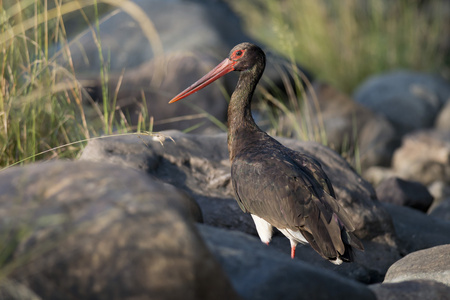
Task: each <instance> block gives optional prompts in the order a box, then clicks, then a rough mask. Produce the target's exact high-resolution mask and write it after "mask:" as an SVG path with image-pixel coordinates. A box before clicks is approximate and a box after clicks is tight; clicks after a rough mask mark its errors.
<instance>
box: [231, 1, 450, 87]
mask: <svg viewBox="0 0 450 300" xmlns="http://www.w3.org/2000/svg"><path fill="white" fill-rule="evenodd" d="M234 3H235V5H236V7H237V8H238V11H245V12H246V14H245V18H244V20H246V27H247V28H248V30H249V31H250V32H251V33H252V34H253V35H254V36H256V37H257V38H258V39H260V40H261V41H263V42H264V43H266V44H267V45H269V46H271V48H272V49H275V50H277V51H279V52H280V53H281V54H283V55H284V56H286V57H288V58H290V59H292V60H294V61H296V62H298V63H300V64H301V65H302V66H304V67H306V68H307V69H309V70H310V71H312V72H313V73H314V74H315V75H316V76H317V77H318V78H320V79H322V80H325V81H327V82H329V83H331V84H333V85H334V86H336V87H337V88H338V89H340V90H342V91H344V92H352V91H353V90H354V89H355V87H356V86H357V85H359V84H360V83H361V82H362V81H363V80H365V79H366V78H367V77H368V76H370V75H373V74H376V73H380V72H383V71H387V70H391V69H398V68H405V69H410V70H417V71H432V72H436V71H441V72H444V71H445V72H448V70H449V64H450V61H448V53H445V51H443V47H444V43H445V37H446V36H447V35H448V30H449V25H448V20H447V19H446V18H445V13H444V11H445V9H444V8H445V7H444V6H445V5H446V4H445V1H420V0H397V1H379V0H367V1H359V0H316V1H309V0H298V1H293V0H291V1H276V0H252V1H250V4H247V5H251V8H252V9H250V7H247V8H245V7H242V4H239V2H238V1H234Z"/></svg>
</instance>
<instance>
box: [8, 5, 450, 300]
mask: <svg viewBox="0 0 450 300" xmlns="http://www.w3.org/2000/svg"><path fill="white" fill-rule="evenodd" d="M135 2H136V3H137V4H139V5H141V6H142V7H143V9H144V10H145V11H147V13H148V14H149V15H150V16H151V17H152V20H154V22H155V26H156V27H157V29H158V30H159V31H161V32H162V35H161V36H162V37H163V39H162V43H163V45H164V49H166V51H167V53H166V55H167V56H166V57H165V58H164V59H165V62H166V63H167V64H166V65H165V67H166V69H165V70H166V74H167V75H166V77H164V80H163V81H162V85H160V86H159V88H158V89H156V90H155V89H154V87H153V86H152V85H151V84H150V85H149V84H148V82H149V81H152V80H153V79H154V78H155V77H154V76H155V75H154V73H153V72H156V71H155V70H156V69H157V68H156V67H155V64H156V62H155V61H158V60H157V59H155V57H154V53H153V52H152V49H147V48H148V45H147V44H145V45H141V44H140V43H137V42H136V43H131V42H130V43H121V44H120V45H118V44H117V42H116V41H117V38H118V37H117V36H116V34H120V39H121V40H126V39H130V40H135V41H136V40H138V41H140V40H141V38H142V32H141V31H139V30H136V27H135V26H134V27H133V26H131V25H130V22H131V20H129V21H130V22H124V21H123V20H124V16H123V13H119V14H114V15H113V16H111V17H108V18H107V19H105V21H104V22H103V25H102V26H101V30H102V31H103V32H104V35H103V36H104V37H105V39H104V48H105V49H108V45H109V46H110V48H109V51H110V52H109V53H110V55H111V56H112V57H117V59H116V60H114V62H115V64H114V65H112V66H111V69H112V70H113V71H114V70H117V71H118V72H119V73H120V72H121V68H122V67H124V66H127V67H129V68H128V69H127V73H126V76H125V78H124V83H123V86H124V87H126V88H124V89H123V90H122V91H121V93H123V94H121V95H119V104H120V103H122V104H123V107H126V106H127V105H128V104H130V103H131V104H133V105H135V104H136V103H138V102H139V101H140V100H141V99H140V98H139V97H138V96H137V95H141V94H140V92H139V93H138V92H137V91H140V89H141V88H144V87H146V88H148V89H146V90H145V93H146V96H145V99H151V100H150V101H151V103H150V104H152V105H149V107H152V108H154V107H155V106H154V104H155V103H160V104H161V103H162V104H161V105H160V106H159V107H158V108H157V109H158V112H161V113H160V114H159V115H158V117H159V118H161V119H163V118H168V117H172V116H178V115H180V114H181V115H182V114H191V113H192V111H190V110H187V108H186V106H185V105H180V106H175V105H172V106H167V105H166V103H167V100H168V99H169V98H170V97H171V96H173V95H174V94H176V92H178V91H180V90H182V89H183V88H185V87H187V86H188V85H189V84H191V83H192V79H194V78H196V77H197V76H198V75H201V74H203V73H204V71H205V69H203V65H201V67H199V66H200V65H199V64H198V63H197V62H196V61H195V58H193V56H192V55H191V54H186V53H185V52H184V53H180V52H179V50H180V49H183V50H188V51H191V53H192V52H200V53H203V51H206V50H208V51H206V52H207V53H214V51H217V53H218V56H220V57H215V56H209V58H208V63H210V64H214V63H216V62H217V61H219V60H220V59H222V58H223V57H224V56H225V55H226V53H227V51H228V50H229V49H231V48H232V46H234V44H236V43H238V42H240V41H242V40H243V39H245V40H251V39H250V38H249V37H247V36H245V35H243V34H242V32H243V31H242V28H241V27H240V26H239V19H238V18H237V17H236V16H235V15H234V14H233V13H232V11H231V10H230V9H229V8H228V6H226V5H225V4H223V3H222V2H220V5H217V3H216V1H206V2H205V3H204V4H201V3H199V2H198V1H171V3H170V4H171V6H170V7H169V6H168V4H166V1H156V0H155V1H148V2H146V1H135ZM147 3H151V4H152V7H153V8H154V7H155V5H159V6H158V7H159V9H160V10H159V11H167V10H169V9H172V8H173V7H174V6H176V7H177V9H174V11H180V10H182V11H185V12H186V11H188V12H190V13H189V16H190V18H179V20H180V22H170V19H168V18H164V17H162V16H164V14H162V13H161V14H157V13H155V11H156V10H150V9H149V6H147ZM177 5H178V6H177ZM211 16H212V17H211ZM224 16H227V17H231V18H232V19H233V20H236V22H233V26H236V27H231V28H227V29H228V31H224V30H223V29H224V28H223V24H221V22H217V20H220V19H221V18H224ZM183 22H186V23H183ZM188 24H189V26H191V27H192V26H194V27H195V28H198V30H204V31H201V32H202V33H201V34H197V36H202V37H203V38H202V39H194V40H192V39H193V38H194V37H193V36H192V35H189V33H188V32H186V30H185V29H186V28H187V27H188ZM125 25H126V26H125ZM175 25H176V26H179V27H172V26H175ZM124 26H125V27H124ZM127 26H128V27H127ZM133 28H134V29H133ZM180 32H181V33H183V34H180ZM225 32H227V34H226V33H225ZM206 37H208V38H206ZM90 38H91V35H89V33H84V34H83V35H82V36H81V37H80V39H79V41H80V42H79V43H80V44H83V45H85V47H86V53H88V55H87V57H91V58H94V57H98V56H97V54H95V55H89V51H94V52H95V51H97V48H92V47H91V46H92V45H91V43H92V41H90V40H89V39H90ZM175 40H176V41H178V43H176V42H175ZM183 41H184V42H183ZM193 41H195V43H194V42H193ZM204 41H206V42H205V44H202V43H203V42H204ZM77 45H78V44H77ZM73 47H74V49H72V50H73V53H74V66H75V68H77V70H79V71H80V73H81V74H85V75H84V76H86V77H85V78H84V79H86V80H87V81H86V82H89V85H90V87H91V88H92V90H93V91H95V89H96V87H95V82H96V79H95V78H96V76H95V75H92V74H90V72H91V71H92V69H91V70H89V68H88V67H89V66H93V69H95V68H96V63H95V62H90V64H89V66H87V65H86V66H83V64H82V62H83V60H82V58H81V56H80V57H79V58H78V60H77V55H81V54H80V53H77V52H76V49H75V46H73ZM90 47H91V48H90ZM146 47H147V48H146ZM138 49H139V50H140V52H137V51H138ZM219 49H220V50H219ZM144 50H145V51H144ZM105 51H108V50H105ZM220 51H222V52H220ZM136 53H140V54H139V55H138V54H136ZM116 54H117V55H116ZM166 59H167V61H166ZM277 60H278V58H276V57H275V56H269V60H268V65H269V69H268V71H267V72H266V75H265V76H267V77H266V78H270V80H272V81H274V82H277V81H281V78H280V75H279V73H277V72H275V68H274V64H273V63H272V62H276V61H277ZM86 74H88V75H86ZM313 83H314V84H313V86H314V90H313V91H310V92H311V93H312V92H314V93H315V95H316V96H317V100H318V103H319V105H318V106H317V107H318V111H317V112H316V114H315V115H319V113H320V115H321V116H322V118H323V122H324V125H325V130H326V132H327V136H328V137H329V143H330V145H332V146H335V148H336V149H339V148H340V146H341V145H342V143H343V141H344V140H345V139H347V141H348V137H349V136H351V137H352V142H353V143H355V144H356V145H357V147H358V149H359V151H360V155H361V166H362V169H361V175H359V174H357V173H356V172H355V171H354V170H353V169H352V168H351V167H350V166H349V164H348V163H347V162H346V161H345V160H344V159H343V158H342V157H340V155H339V154H338V153H336V152H334V151H333V150H331V149H329V148H327V147H324V146H322V145H320V144H317V143H313V142H300V141H298V140H297V139H296V137H295V136H292V138H279V140H280V142H282V143H283V144H284V145H286V146H288V147H290V148H293V149H296V150H299V151H302V152H305V153H309V154H311V155H313V156H315V157H316V158H317V159H318V160H319V161H320V162H321V163H322V165H323V167H324V169H325V171H326V173H327V174H328V176H329V177H330V179H331V181H332V183H333V185H334V187H335V190H336V193H337V198H338V201H339V202H340V204H341V205H342V206H343V207H344V208H345V210H346V211H347V212H348V213H349V214H350V215H351V217H352V219H353V222H354V224H355V227H356V232H355V233H356V234H357V235H358V237H360V238H361V240H362V242H363V244H364V247H365V251H364V252H357V253H356V261H355V262H353V263H350V264H343V265H340V266H335V265H333V264H331V263H329V262H327V261H325V260H323V259H322V258H321V257H320V256H319V255H318V254H317V253H316V252H314V251H313V250H312V249H311V248H310V247H309V246H308V245H305V246H300V245H299V247H298V248H297V255H296V258H295V259H293V260H292V259H291V258H290V256H289V253H290V246H289V241H288V240H287V239H286V238H285V237H284V236H283V235H281V234H280V233H277V234H275V236H274V239H273V241H272V243H271V244H270V246H266V245H265V244H263V243H261V242H260V240H259V238H258V237H257V234H256V231H255V228H254V224H253V221H252V219H251V218H250V216H249V215H246V214H244V213H243V212H242V211H241V210H240V209H239V207H238V205H237V203H236V202H235V200H234V199H233V191H232V187H231V183H230V163H229V160H228V151H227V146H226V134H225V133H223V132H222V133H214V134H206V133H205V131H206V132H211V131H209V129H208V128H209V127H208V126H207V124H205V128H203V132H202V134H200V133H198V134H184V133H181V132H180V131H177V130H171V131H162V132H161V133H160V134H156V135H152V136H150V135H145V134H142V135H137V134H129V135H123V136H116V137H107V138H103V139H96V140H92V141H90V142H89V143H88V145H87V146H86V148H85V149H84V150H83V152H82V153H81V154H80V158H79V159H77V160H73V161H65V160H58V161H51V162H41V163H35V164H30V165H27V166H24V167H12V168H9V169H5V170H1V171H0V242H1V243H2V245H1V247H0V264H2V265H3V266H4V267H3V268H2V269H1V272H0V299H331V298H333V299H379V300H381V299H392V300H397V299H450V84H449V82H448V81H446V80H445V79H443V78H441V77H438V76H436V75H433V74H423V73H417V72H411V71H407V70H398V71H393V72H390V73H387V74H380V75H377V76H374V77H372V78H369V79H368V80H367V81H366V82H365V83H364V84H362V85H361V86H360V87H359V88H358V89H357V91H355V93H354V95H345V94H343V93H341V92H339V91H338V90H337V89H335V88H334V87H332V86H330V85H328V84H327V83H324V82H318V81H314V82H313ZM233 84H234V81H233V78H231V79H230V82H228V83H227V82H226V83H225V87H232V85H233ZM111 85H112V86H114V76H112V81H111ZM174 91H175V92H174ZM93 94H95V93H93ZM210 98H223V96H222V93H221V91H220V89H219V87H218V86H214V85H212V86H211V89H209V90H208V91H207V92H205V93H203V94H200V93H199V94H197V95H194V98H193V99H189V102H193V103H194V102H195V103H196V104H197V105H200V106H201V107H202V108H203V109H204V110H206V111H208V112H210V113H212V114H213V115H214V116H216V117H218V118H219V119H221V120H224V117H225V114H226V101H225V100H224V98H223V101H222V102H221V101H219V102H218V103H219V104H217V103H215V104H214V105H213V104H211V102H210V101H209V99H210ZM130 99H131V100H130ZM202 105H203V106H202ZM166 107H167V109H166ZM280 121H281V122H284V121H283V120H280ZM313 121H314V120H313ZM316 121H317V122H318V120H316ZM286 122H287V121H286ZM192 124H193V123H191V122H190V121H186V122H180V123H177V124H174V123H172V124H171V125H170V126H171V127H172V128H179V129H185V128H187V127H189V126H191V125H192ZM170 126H169V127H170ZM354 126H356V127H357V131H356V132H357V135H356V136H355V135H354V134H353V135H352V133H353V132H354ZM165 127H167V126H162V125H161V127H160V128H159V129H164V128H165ZM200 129H201V128H200ZM200 129H199V131H200ZM274 176H276V174H274Z"/></svg>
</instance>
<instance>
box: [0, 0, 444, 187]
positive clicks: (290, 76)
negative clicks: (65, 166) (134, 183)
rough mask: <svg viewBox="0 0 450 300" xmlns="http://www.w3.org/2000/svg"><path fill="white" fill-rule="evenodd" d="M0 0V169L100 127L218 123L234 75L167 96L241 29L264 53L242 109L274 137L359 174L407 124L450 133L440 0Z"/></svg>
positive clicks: (218, 127)
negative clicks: (332, 154) (308, 143)
mask: <svg viewBox="0 0 450 300" xmlns="http://www.w3.org/2000/svg"><path fill="white" fill-rule="evenodd" d="M0 3H1V7H2V9H1V13H0V20H1V25H0V45H1V47H0V167H7V166H11V165H14V164H17V163H30V162H33V161H35V160H42V159H44V160H47V159H52V158H74V157H77V155H78V154H79V153H80V150H81V149H82V148H83V147H84V145H85V143H86V141H87V140H89V139H91V138H95V137H98V136H102V135H111V134H120V133H127V132H136V131H138V132H147V131H148V132H152V131H160V130H165V129H179V130H182V131H186V132H193V133H214V132H220V131H226V108H227V103H228V102H227V101H228V99H229V97H230V94H231V93H232V91H233V88H234V85H235V83H236V78H237V77H236V76H229V77H228V78H225V79H224V80H223V81H220V82H219V83H217V84H214V85H212V86H211V87H208V88H207V89H205V90H203V91H201V92H199V93H197V94H195V95H193V96H192V97H190V98H189V99H186V100H184V101H180V102H179V103H177V104H172V105H168V104H167V102H168V101H169V100H170V99H171V98H172V97H173V96H174V95H176V94H177V93H178V92H180V91H181V90H183V89H184V88H186V87H187V86H189V85H190V84H191V83H193V82H194V81H195V80H196V79H198V78H199V77H200V76H202V75H203V74H204V73H206V72H207V71H208V70H209V69H210V68H211V67H213V66H214V65H215V64H216V63H218V62H219V61H221V60H223V59H224V57H226V56H227V55H228V52H229V50H230V49H231V48H232V47H233V46H234V45H236V44H238V43H240V42H243V41H251V42H254V43H257V44H258V45H260V46H261V47H262V48H263V49H264V50H265V51H266V54H267V56H268V64H267V67H266V72H265V76H264V78H263V80H262V82H261V84H260V86H259V88H258V90H257V95H256V96H255V101H254V104H253V109H254V117H255V119H256V120H257V122H258V123H259V125H260V126H261V127H262V128H263V129H264V130H266V131H268V132H269V133H270V134H272V135H280V136H288V137H295V138H298V139H301V140H314V141H318V142H320V143H323V144H325V145H327V146H329V147H331V148H333V149H334V150H336V151H337V152H338V153H340V154H341V155H343V156H344V157H345V158H346V159H347V160H348V161H349V162H350V163H351V164H352V165H353V166H354V167H355V168H356V169H357V170H358V171H359V172H364V171H365V170H367V169H368V168H369V167H371V166H382V167H388V166H390V165H391V164H392V159H393V156H394V152H395V150H396V149H398V148H399V147H400V145H401V141H402V139H403V138H404V136H405V135H406V134H409V133H411V132H416V131H420V130H423V129H430V128H439V132H448V131H450V129H449V128H450V125H449V121H448V119H450V117H448V118H447V117H446V116H449V114H450V113H449V112H448V111H449V110H450V107H449V105H448V103H449V101H448V100H449V97H450V91H449V90H450V88H449V84H448V80H449V78H450V68H449V66H450V55H449V52H450V34H449V32H450V2H449V1H445V0H420V1H419V0H410V1H406V0H405V1H403V0H394V1H381V0H366V1H358V0H339V1H338V0H317V1H307V0H304V1H300V0H298V1H293V0H291V1H289V0H284V1H278V0H246V1H242V0H241V1H237V0H222V1H219V0H207V1H206V0H205V1H195V0H184V1H182V0H148V1H144V0H136V1H121V0H103V1H102V0H97V1H95V0H85V1H81V0H80V1H64V0H20V1H18V0H6V1H5V0H0ZM446 107H447V108H446ZM444 111H445V114H444ZM444 136H446V135H445V134H444ZM444 140H445V141H446V142H448V141H447V140H446V137H445V138H444ZM372 174H373V173H372ZM377 174H378V173H377ZM372 176H375V175H372ZM375 177H376V176H375ZM374 180H375V179H374Z"/></svg>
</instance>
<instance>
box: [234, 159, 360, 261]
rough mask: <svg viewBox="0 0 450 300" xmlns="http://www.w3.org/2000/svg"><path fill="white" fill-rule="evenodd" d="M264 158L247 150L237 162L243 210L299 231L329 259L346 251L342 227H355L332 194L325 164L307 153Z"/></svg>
mask: <svg viewBox="0 0 450 300" xmlns="http://www.w3.org/2000/svg"><path fill="white" fill-rule="evenodd" d="M289 154H291V153H289ZM265 157H269V159H266V160H261V159H258V155H252V154H251V153H246V154H245V157H239V156H236V158H235V160H234V161H233V164H232V169H231V172H232V179H233V187H234V190H235V193H236V199H237V201H238V203H239V206H240V207H241V209H242V210H243V211H245V212H250V213H252V214H255V215H257V216H259V217H260V218H263V219H265V220H266V221H267V222H269V223H271V224H272V225H273V226H275V227H277V228H280V229H282V228H289V229H291V230H296V231H297V230H299V231H300V232H302V234H303V235H304V236H305V238H306V239H307V240H308V242H309V243H310V244H311V246H312V247H313V248H314V249H315V250H316V251H318V252H319V253H320V254H321V255H322V256H324V257H333V255H334V256H335V255H336V251H338V252H339V253H341V254H343V253H344V252H345V245H344V243H343V241H342V237H341V229H342V227H345V229H346V230H345V231H353V230H354V227H353V225H352V222H351V220H350V218H349V217H348V215H347V214H346V213H345V211H344V210H343V209H342V208H341V207H340V206H339V204H338V202H337V201H336V199H335V198H334V197H333V196H334V190H333V187H332V186H331V183H330V180H329V179H328V177H327V176H326V174H325V173H324V171H323V170H322V168H321V166H320V164H319V163H317V161H315V160H314V159H312V158H310V157H308V156H302V155H300V156H298V157H295V158H294V157H293V155H280V156H277V155H271V156H265ZM338 220H339V221H340V222H339V221H338Z"/></svg>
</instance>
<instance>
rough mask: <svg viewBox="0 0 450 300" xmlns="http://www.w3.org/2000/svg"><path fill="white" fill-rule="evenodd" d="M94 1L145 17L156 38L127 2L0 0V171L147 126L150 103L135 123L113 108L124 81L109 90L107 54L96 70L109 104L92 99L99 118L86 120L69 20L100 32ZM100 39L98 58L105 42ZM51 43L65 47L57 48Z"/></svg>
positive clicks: (68, 153) (60, 155)
mask: <svg viewBox="0 0 450 300" xmlns="http://www.w3.org/2000/svg"><path fill="white" fill-rule="evenodd" d="M97 2H99V3H100V2H101V3H103V5H105V4H107V5H110V6H112V7H121V8H122V9H123V10H125V11H126V12H128V13H129V14H130V15H132V16H133V17H136V18H140V19H139V20H138V23H139V24H141V25H142V24H144V25H142V27H145V30H143V31H144V33H145V34H146V35H147V36H150V38H151V39H153V40H152V42H154V40H155V39H156V38H155V37H154V32H153V31H152V29H153V26H152V24H151V22H150V20H148V19H145V18H146V17H144V16H145V14H144V13H143V12H142V11H141V10H140V9H139V8H138V7H137V6H136V5H134V4H133V3H128V2H126V1H122V0H102V1H100V0H99V1H96V0H85V1H65V0H52V1H49V0H15V1H12V0H11V1H1V0H0V3H1V4H2V9H1V10H0V168H2V167H7V166H10V165H13V164H17V163H21V162H32V161H34V160H36V159H50V158H54V157H57V158H73V157H75V156H76V155H77V153H78V152H79V150H80V149H81V147H83V143H82V141H86V140H88V139H90V138H92V137H95V136H98V135H100V134H112V133H113V132H127V131H130V130H136V129H138V130H142V131H144V130H148V129H149V128H148V127H149V126H150V125H148V126H147V125H146V124H147V123H146V122H147V120H148V115H147V110H146V108H145V106H143V107H142V112H141V116H140V121H141V122H140V123H139V124H138V126H137V128H133V127H131V126H130V125H129V123H128V122H127V120H126V118H125V116H124V115H123V114H120V112H119V111H116V107H115V99H116V96H117V93H118V90H119V88H120V81H119V86H118V87H117V88H116V90H115V91H114V93H115V94H114V95H109V94H108V91H107V86H108V85H107V84H108V61H107V58H104V57H100V59H101V61H102V63H103V64H102V69H101V70H99V71H100V72H101V74H102V83H103V85H102V86H103V91H102V94H103V96H104V99H103V103H104V105H97V104H96V103H94V102H92V103H91V105H93V106H94V110H93V111H95V114H96V115H95V116H94V118H89V117H87V114H86V112H85V109H86V105H85V103H83V101H82V99H89V97H88V94H87V93H86V91H85V90H84V89H83V87H82V86H81V84H80V83H79V81H78V80H77V78H76V74H75V70H74V67H73V65H72V61H71V58H70V55H71V54H70V48H69V43H68V36H67V31H66V27H65V24H64V19H65V18H67V17H68V16H69V15H70V14H73V13H77V14H78V15H79V16H82V17H84V18H85V20H86V26H90V28H91V30H92V32H93V34H94V35H95V36H96V37H98V30H99V18H100V15H99V12H98V9H97V4H99V3H97ZM86 11H87V12H86ZM89 15H90V16H93V19H89V17H88V16H89ZM91 24H94V25H91ZM148 24H150V25H148ZM96 41H97V44H98V46H99V55H101V53H102V51H101V41H100V40H99V39H98V38H97V40H96ZM153 44H155V45H157V46H158V45H159V44H160V43H155V42H154V43H153ZM53 45H58V48H60V49H61V50H59V51H58V52H55V51H52V50H51V49H52V46H53ZM53 48H55V47H53ZM157 51H160V50H157ZM157 51H155V52H157ZM61 57H62V58H63V59H61ZM57 58H58V59H57ZM109 98H111V99H112V100H111V99H109ZM110 100H111V101H110Z"/></svg>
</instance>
